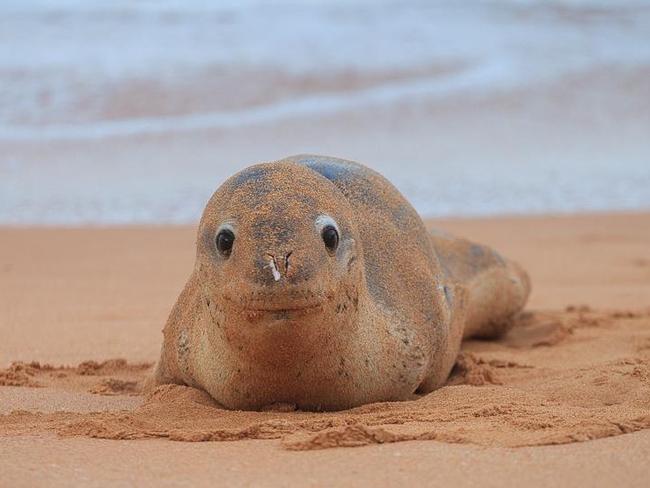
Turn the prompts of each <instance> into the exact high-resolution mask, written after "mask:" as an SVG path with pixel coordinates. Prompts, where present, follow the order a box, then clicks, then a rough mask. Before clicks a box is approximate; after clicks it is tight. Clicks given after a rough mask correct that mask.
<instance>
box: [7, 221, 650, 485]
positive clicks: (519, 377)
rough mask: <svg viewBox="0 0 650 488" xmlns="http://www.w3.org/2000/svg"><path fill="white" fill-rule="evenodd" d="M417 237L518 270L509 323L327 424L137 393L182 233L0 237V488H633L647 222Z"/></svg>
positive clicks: (465, 224) (640, 433)
mask: <svg viewBox="0 0 650 488" xmlns="http://www.w3.org/2000/svg"><path fill="white" fill-rule="evenodd" d="M427 224H428V225H430V226H435V228H437V229H442V230H445V231H448V232H451V233H454V234H457V235H460V236H464V237H469V238H472V239H474V240H477V241H480V242H484V243H487V244H490V245H492V246H494V247H495V248H496V249H498V250H499V251H500V252H503V253H504V255H507V256H509V257H511V258H513V259H515V260H517V261H518V262H520V263H521V264H522V265H523V266H524V267H525V268H526V269H527V270H528V271H529V272H530V275H531V279H532V282H533V293H532V295H531V299H530V302H529V305H528V306H527V308H526V314H525V316H524V317H522V318H521V320H520V322H519V323H518V325H517V326H516V327H515V328H514V329H513V330H512V331H511V333H509V334H508V335H507V336H506V337H504V338H503V339H501V340H499V341H496V342H493V341H484V342H483V341H469V342H467V343H465V344H464V346H463V352H462V354H461V359H460V360H459V362H458V364H457V368H456V370H455V372H454V374H453V375H452V378H451V379H450V382H449V384H448V385H447V386H445V387H444V388H442V389H440V390H438V391H436V392H433V393H431V394H430V395H427V396H426V397H424V398H421V399H419V400H414V401H408V402H399V403H393V404H377V405H370V406H365V407H360V408H358V409H354V410H352V411H348V412H340V413H329V414H328V413H320V414H319V413H314V414H309V413H302V412H249V413H247V412H227V411H223V410H218V409H214V407H213V406H212V405H210V404H209V401H208V400H206V398H205V397H204V396H202V395H201V394H200V393H198V392H195V391H188V390H191V389H183V388H182V387H177V388H180V390H179V389H174V388H171V389H164V388H163V391H159V392H157V393H156V394H154V395H153V396H152V397H151V396H150V397H146V396H143V395H142V394H140V393H139V391H140V387H141V386H140V385H141V382H142V381H143V379H144V378H145V377H146V376H147V374H148V373H149V371H150V367H151V365H152V363H153V362H154V361H155V360H156V358H157V355H158V352H159V347H160V344H161V340H162V334H161V329H162V326H163V324H164V321H165V319H166V316H167V314H168V313H169V310H170V308H171V305H172V304H173V302H174V300H175V298H176V296H177V294H178V292H179V291H180V289H181V287H182V285H183V283H184V280H185V279H186V278H187V276H188V275H189V273H190V271H191V267H192V262H193V254H194V249H193V245H194V240H195V236H194V228H193V226H156V227H152V226H149V227H142V226H139V227H133V226H131V227H120V228H104V229H101V228H94V229H93V228H76V229H73V228H68V229H60V228H59V229H57V228H30V229H27V228H8V227H4V228H2V229H1V230H0V242H1V243H2V255H1V256H2V257H1V262H0V270H1V272H2V280H0V311H1V316H2V322H1V323H0V333H1V335H2V337H3V338H4V340H3V342H2V344H1V345H0V358H1V359H2V363H3V364H2V367H4V368H6V369H4V370H3V371H2V374H0V381H4V384H5V385H8V384H10V383H11V384H20V385H21V386H1V387H0V412H1V413H2V417H0V436H1V442H0V470H1V471H2V473H3V480H2V482H3V483H6V484H7V485H8V486H23V485H24V486H26V485H30V484H33V483H36V482H39V483H43V484H48V485H50V486H59V485H69V484H70V482H71V480H73V482H78V483H82V482H83V483H84V484H89V485H91V486H92V485H98V486H99V485H102V484H105V483H106V482H113V483H116V484H130V483H135V484H139V485H150V484H163V485H165V484H168V485H172V484H173V485H178V484H192V485H197V484H198V485H208V484H212V483H214V480H215V479H219V480H220V481H221V482H224V483H227V484H229V485H233V486H250V485H264V484H271V483H273V484H277V485H290V484H294V485H295V484H301V485H307V486H322V485H325V484H329V483H331V482H332V480H333V479H334V478H333V476H334V474H333V473H336V478H335V479H336V482H337V484H339V485H342V486H369V485H372V484H376V483H385V484H395V483H397V482H398V480H399V482H400V483H403V482H408V483H411V484H414V485H425V484H431V483H435V482H447V483H453V484H454V485H458V486H497V485H499V486H504V485H508V486H514V485H521V484H522V483H526V484H528V485H530V486H542V485H547V484H548V483H549V482H550V481H553V482H556V483H559V484H561V485H562V484H564V485H570V484H573V483H580V484H584V485H590V486H608V485H610V486H611V484H614V483H615V484H618V485H620V486H642V485H643V484H644V480H645V479H647V476H648V474H650V472H649V469H650V468H649V467H648V464H647V459H648V456H649V455H650V436H649V435H648V430H646V429H647V428H648V427H650V416H649V415H650V414H649V413H650V409H649V406H648V401H649V400H648V399H649V398H650V395H649V391H650V370H649V368H650V251H649V249H650V248H649V247H648V242H650V214H647V213H627V214H626V213H613V214H592V215H580V216H555V217H553V216H546V217H510V218H506V217H502V218H486V219H473V220H471V219H446V220H442V219H438V220H429V221H427ZM13 361H21V362H23V365H22V366H20V367H16V365H14V368H13V370H12V369H11V368H10V367H9V363H11V362H13ZM34 361H36V362H38V364H35V363H33V362H34Z"/></svg>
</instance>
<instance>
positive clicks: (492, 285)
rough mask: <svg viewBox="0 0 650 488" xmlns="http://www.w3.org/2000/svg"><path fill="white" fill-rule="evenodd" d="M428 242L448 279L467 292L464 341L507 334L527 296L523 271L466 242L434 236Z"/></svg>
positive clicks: (494, 254)
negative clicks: (461, 286)
mask: <svg viewBox="0 0 650 488" xmlns="http://www.w3.org/2000/svg"><path fill="white" fill-rule="evenodd" d="M431 242H432V244H433V247H434V249H435V251H436V254H437V255H438V259H439V260H440V264H441V266H442V269H443V270H444V272H445V274H446V276H447V278H448V279H449V280H451V281H452V282H456V283H459V284H461V285H463V286H464V287H465V288H466V289H467V309H466V314H465V317H466V318H465V328H464V333H463V337H464V338H468V337H478V338H493V337H498V336H499V335H502V334H503V333H505V332H507V331H508V330H509V329H510V327H511V326H512V323H513V318H514V316H515V315H516V314H517V313H518V312H519V311H521V309H522V308H523V307H524V305H525V304H526V300H527V299H528V295H529V294H530V279H529V278H528V274H527V273H526V272H525V271H524V270H523V268H521V266H519V265H518V264H517V263H515V262H513V261H509V260H507V259H504V258H502V257H501V256H500V255H499V254H498V253H497V252H495V251H494V250H492V249H491V248H489V247H487V246H483V245H480V244H475V243H473V242H470V241H468V240H465V239H459V238H455V237H452V236H449V235H445V234H442V233H434V234H433V235H432V236H431Z"/></svg>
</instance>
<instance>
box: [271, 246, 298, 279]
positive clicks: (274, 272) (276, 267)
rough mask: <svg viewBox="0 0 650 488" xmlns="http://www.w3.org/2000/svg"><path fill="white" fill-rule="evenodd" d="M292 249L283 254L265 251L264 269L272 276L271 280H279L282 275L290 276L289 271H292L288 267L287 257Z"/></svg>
mask: <svg viewBox="0 0 650 488" xmlns="http://www.w3.org/2000/svg"><path fill="white" fill-rule="evenodd" d="M292 253H293V251H289V252H287V253H285V254H271V253H266V256H265V257H266V262H267V264H266V265H265V266H264V269H268V272H270V273H271V276H273V281H280V280H281V279H282V276H284V277H286V278H289V277H290V276H291V274H290V272H291V271H293V270H292V269H290V267H289V258H290V257H291V254H292Z"/></svg>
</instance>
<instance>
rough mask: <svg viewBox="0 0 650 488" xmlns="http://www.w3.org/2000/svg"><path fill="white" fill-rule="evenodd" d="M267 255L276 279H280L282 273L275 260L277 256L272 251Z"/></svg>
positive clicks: (269, 265)
mask: <svg viewBox="0 0 650 488" xmlns="http://www.w3.org/2000/svg"><path fill="white" fill-rule="evenodd" d="M266 256H267V258H268V260H269V264H268V267H269V268H271V273H272V274H273V279H274V280H275V281H280V278H281V276H282V275H281V274H280V270H279V269H278V263H277V261H276V260H275V256H274V255H273V254H270V253H267V254H266ZM265 267H266V266H265Z"/></svg>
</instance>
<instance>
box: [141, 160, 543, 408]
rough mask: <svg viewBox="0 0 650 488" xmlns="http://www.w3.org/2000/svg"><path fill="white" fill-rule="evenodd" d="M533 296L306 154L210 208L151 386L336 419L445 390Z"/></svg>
mask: <svg viewBox="0 0 650 488" xmlns="http://www.w3.org/2000/svg"><path fill="white" fill-rule="evenodd" d="M529 292H530V281H529V279H528V276H527V274H526V273H525V272H524V270H523V269H522V268H521V267H519V266H518V265H517V264H515V263H514V262H512V261H509V260H506V259H504V258H502V257H501V256H499V254H497V253H496V252H495V251H493V250H491V249H490V248H488V247H486V246H482V245H479V244H475V243H472V242H469V241H466V240H463V239H457V238H454V237H452V236H448V235H446V234H443V233H440V232H434V233H433V234H432V233H430V232H428V231H427V229H426V228H425V226H424V224H423V222H422V220H421V219H420V217H419V216H418V214H417V212H416V211H415V210H414V209H413V207H411V205H410V204H409V203H408V202H407V201H406V199H405V198H404V197H403V196H402V195H401V194H400V193H399V191H398V190H397V189H396V188H395V187H394V186H392V185H391V184H390V183H389V182H388V181H387V180H386V179H385V178H383V177H382V176H381V175H379V174H378V173H376V172H375V171H372V170H371V169H369V168H367V167H365V166H363V165H361V164H359V163H356V162H352V161H347V160H343V159H337V158H331V157H324V156H315V155H299V156H293V157H289V158H286V159H284V160H281V161H276V162H271V163H264V164H259V165H255V166H251V167H249V168H247V169H244V170H243V171H241V172H240V173H238V174H236V175H234V176H232V177H231V178H230V179H228V180H227V181H226V182H225V183H224V184H223V185H222V186H221V187H220V188H219V189H217V191H216V192H215V193H214V195H213V196H212V197H211V199H210V200H209V202H208V204H207V206H206V208H205V210H204V212H203V216H202V218H201V221H200V223H199V227H198V235H197V249H196V261H195V266H194V270H193V272H192V274H191V276H190V278H189V280H188V282H187V284H186V286H185V288H184V289H183V291H182V293H181V294H180V297H179V298H178V301H177V303H176V304H175V306H174V307H173V309H172V312H171V314H170V317H169V319H168V322H167V324H166V326H165V328H164V331H163V334H164V341H163V345H162V351H161V356H160V359H159V361H158V363H157V365H156V368H155V372H154V375H153V377H152V378H151V380H150V382H149V388H151V387H154V386H157V385H161V384H167V383H177V384H184V385H189V386H192V387H195V388H200V389H202V390H205V391H206V392H208V393H209V394H210V395H211V396H212V397H213V398H214V399H215V400H216V401H217V402H218V403H219V404H221V405H223V406H224V407H226V408H231V409H253V410H255V409H262V408H265V407H268V406H269V405H274V404H289V405H293V406H295V407H296V408H299V409H304V410H339V409H345V408H350V407H354V406H358V405H362V404H365V403H371V402H378V401H392V400H404V399H411V398H413V397H414V394H419V393H427V392H430V391H432V390H434V389H436V388H438V387H440V386H442V385H443V384H444V383H445V381H446V379H447V377H448V375H449V373H450V371H451V369H452V367H453V365H454V362H455V359H456V357H457V355H458V352H459V349H460V343H461V340H462V339H463V337H465V338H467V337H482V338H490V337H496V336H498V335H500V334H503V333H504V332H505V331H507V330H508V328H509V327H510V326H511V324H512V322H513V321H512V319H513V317H514V316H515V315H516V314H517V313H518V312H519V311H520V310H521V309H522V308H523V306H524V304H525V302H526V299H527V297H528V295H529Z"/></svg>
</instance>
